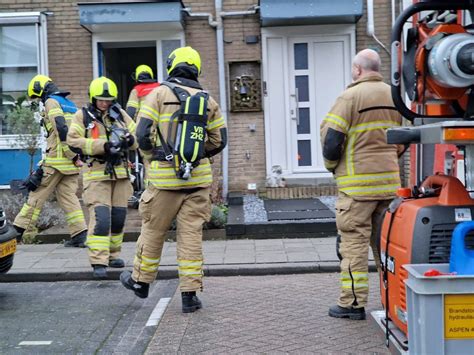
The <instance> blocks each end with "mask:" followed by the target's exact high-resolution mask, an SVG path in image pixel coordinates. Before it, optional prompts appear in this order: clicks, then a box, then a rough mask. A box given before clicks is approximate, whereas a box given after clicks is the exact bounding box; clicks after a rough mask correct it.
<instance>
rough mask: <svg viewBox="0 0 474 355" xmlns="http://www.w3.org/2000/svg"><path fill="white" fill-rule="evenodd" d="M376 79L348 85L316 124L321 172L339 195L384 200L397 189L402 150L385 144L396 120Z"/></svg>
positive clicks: (389, 100)
mask: <svg viewBox="0 0 474 355" xmlns="http://www.w3.org/2000/svg"><path fill="white" fill-rule="evenodd" d="M382 80H383V79H382V76H381V75H379V74H374V75H371V76H366V77H363V78H361V79H359V80H358V81H356V82H354V83H352V84H351V85H349V87H348V88H347V89H346V90H345V91H344V92H343V93H342V95H341V96H339V97H338V98H337V100H336V103H335V104H334V106H333V107H332V108H331V111H330V112H329V113H328V114H327V115H326V117H325V118H324V120H323V122H322V124H321V144H322V150H323V157H324V164H325V166H326V169H328V170H329V171H331V172H333V173H334V175H335V179H336V183H337V186H338V188H339V191H340V192H343V193H345V194H347V195H349V196H351V197H353V198H354V199H358V200H377V199H389V198H392V197H393V196H394V195H395V192H396V190H397V189H398V188H399V187H400V174H399V166H398V153H401V149H402V148H401V147H399V146H397V145H389V144H387V139H386V130H387V129H388V128H392V127H398V126H400V125H401V116H400V114H399V113H398V112H397V111H396V109H395V107H394V104H393V101H392V97H391V94H390V87H389V86H388V85H387V84H385V83H384V82H383V81H382Z"/></svg>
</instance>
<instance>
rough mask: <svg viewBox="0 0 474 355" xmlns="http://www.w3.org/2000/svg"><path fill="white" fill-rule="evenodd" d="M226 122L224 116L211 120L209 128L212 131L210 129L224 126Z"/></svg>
mask: <svg viewBox="0 0 474 355" xmlns="http://www.w3.org/2000/svg"><path fill="white" fill-rule="evenodd" d="M224 124H225V120H224V117H219V118H217V119H215V120H214V121H211V122H209V124H208V125H207V130H208V131H210V130H213V129H216V128H219V127H222V126H223V125H224Z"/></svg>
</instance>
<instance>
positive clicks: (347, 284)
mask: <svg viewBox="0 0 474 355" xmlns="http://www.w3.org/2000/svg"><path fill="white" fill-rule="evenodd" d="M341 286H342V288H344V289H352V288H354V289H367V288H369V284H368V283H366V282H363V283H360V282H354V283H352V282H349V281H347V282H342V284H341Z"/></svg>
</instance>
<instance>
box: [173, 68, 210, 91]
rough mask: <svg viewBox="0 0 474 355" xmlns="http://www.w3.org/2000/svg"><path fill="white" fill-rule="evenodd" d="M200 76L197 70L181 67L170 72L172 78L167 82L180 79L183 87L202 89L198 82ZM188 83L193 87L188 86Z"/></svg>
mask: <svg viewBox="0 0 474 355" xmlns="http://www.w3.org/2000/svg"><path fill="white" fill-rule="evenodd" d="M198 76H199V73H198V71H197V69H196V68H194V67H191V66H179V67H176V68H174V69H173V70H172V71H171V72H170V76H169V77H168V79H166V80H167V81H174V80H173V79H178V80H181V82H182V83H181V84H182V85H185V86H189V87H195V88H197V89H202V87H201V85H200V84H199V81H198ZM186 82H187V83H189V84H192V85H187V84H186Z"/></svg>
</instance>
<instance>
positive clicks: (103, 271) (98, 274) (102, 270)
mask: <svg viewBox="0 0 474 355" xmlns="http://www.w3.org/2000/svg"><path fill="white" fill-rule="evenodd" d="M92 268H93V269H94V271H93V272H92V275H93V276H94V278H95V279H99V280H106V279H107V267H106V266H105V265H92Z"/></svg>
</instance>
